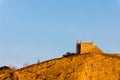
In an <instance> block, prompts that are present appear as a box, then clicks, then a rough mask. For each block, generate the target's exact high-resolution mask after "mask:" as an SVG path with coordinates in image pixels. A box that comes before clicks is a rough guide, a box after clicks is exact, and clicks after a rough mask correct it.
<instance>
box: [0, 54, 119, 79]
mask: <svg viewBox="0 0 120 80" xmlns="http://www.w3.org/2000/svg"><path fill="white" fill-rule="evenodd" d="M0 80H120V55H117V54H116V55H115V54H114V55H113V54H99V53H97V54H95V53H91V54H75V55H70V56H66V57H62V58H59V59H53V60H49V61H45V62H41V63H36V64H33V65H30V66H28V67H24V68H21V69H18V70H16V71H9V70H7V71H6V70H2V69H0Z"/></svg>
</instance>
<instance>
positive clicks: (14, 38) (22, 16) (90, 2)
mask: <svg viewBox="0 0 120 80" xmlns="http://www.w3.org/2000/svg"><path fill="white" fill-rule="evenodd" d="M77 40H82V41H92V40H94V42H95V44H96V45H97V46H99V47H100V48H101V49H102V50H103V51H105V52H110V53H112V52H113V53H120V0H0V66H3V65H15V66H17V67H22V66H23V64H24V63H29V64H32V63H36V62H37V61H38V59H40V61H44V60H48V59H52V58H56V57H61V56H62V55H63V54H65V53H66V52H68V51H69V52H75V47H76V41H77Z"/></svg>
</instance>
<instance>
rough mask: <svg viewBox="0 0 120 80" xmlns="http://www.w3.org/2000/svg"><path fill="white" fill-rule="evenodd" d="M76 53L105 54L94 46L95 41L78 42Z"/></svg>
mask: <svg viewBox="0 0 120 80" xmlns="http://www.w3.org/2000/svg"><path fill="white" fill-rule="evenodd" d="M76 53H77V54H84V53H104V52H103V51H102V50H101V49H100V48H98V47H97V46H96V45H94V42H93V41H92V42H82V41H77V43H76Z"/></svg>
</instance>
